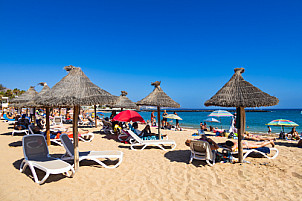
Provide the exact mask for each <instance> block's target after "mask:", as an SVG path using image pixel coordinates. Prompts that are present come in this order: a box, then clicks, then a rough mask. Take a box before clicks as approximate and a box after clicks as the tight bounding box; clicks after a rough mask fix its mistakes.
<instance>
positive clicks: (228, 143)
mask: <svg viewBox="0 0 302 201" xmlns="http://www.w3.org/2000/svg"><path fill="white" fill-rule="evenodd" d="M267 145H272V147H275V143H274V141H273V140H271V141H266V142H250V141H242V148H243V149H255V148H260V147H265V146H267ZM225 147H227V148H229V149H231V150H232V151H236V150H237V149H238V143H237V142H235V141H230V140H228V141H226V142H225Z"/></svg>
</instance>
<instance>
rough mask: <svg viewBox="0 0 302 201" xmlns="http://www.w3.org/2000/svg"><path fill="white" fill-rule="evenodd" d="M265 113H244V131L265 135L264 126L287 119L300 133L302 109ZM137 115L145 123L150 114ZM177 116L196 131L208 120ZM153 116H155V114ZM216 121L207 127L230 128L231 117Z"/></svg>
mask: <svg viewBox="0 0 302 201" xmlns="http://www.w3.org/2000/svg"><path fill="white" fill-rule="evenodd" d="M267 111H268V112H246V126H247V128H246V131H249V132H252V133H267V131H268V128H267V126H266V125H265V124H267V123H269V122H270V121H272V120H275V119H288V120H291V121H294V122H295V123H297V124H299V125H300V127H301V128H300V127H297V131H298V132H299V133H301V132H302V114H301V111H302V109H274V110H267ZM234 112H235V110H234ZM234 112H232V113H234ZM139 113H140V115H141V116H142V117H143V118H144V119H145V120H146V121H147V120H150V119H151V112H139ZM167 113H168V114H169V113H171V114H172V112H168V111H167ZM161 114H162V113H161ZM177 114H178V116H180V117H181V118H182V119H183V120H182V121H179V123H180V126H183V127H189V128H195V129H198V128H199V124H200V122H201V121H202V122H204V120H205V119H207V118H208V115H209V114H210V112H177ZM155 115H156V116H157V112H155ZM214 118H215V117H214ZM216 119H218V120H219V121H221V124H219V123H211V122H207V125H208V127H209V126H210V125H212V126H213V127H218V128H221V127H222V128H223V129H226V130H228V129H229V128H230V124H231V117H221V118H216ZM156 120H157V117H156ZM173 124H175V120H173ZM271 128H272V132H273V133H280V131H281V127H276V126H271ZM284 130H285V132H289V131H290V130H291V127H290V128H285V129H284Z"/></svg>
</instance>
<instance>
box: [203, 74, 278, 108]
mask: <svg viewBox="0 0 302 201" xmlns="http://www.w3.org/2000/svg"><path fill="white" fill-rule="evenodd" d="M242 73H244V68H235V73H234V75H233V76H232V77H231V79H230V80H229V81H228V82H227V83H226V84H225V85H224V86H223V87H222V88H221V89H220V90H219V91H218V92H217V93H216V94H215V95H214V96H213V97H212V98H211V99H210V100H207V101H206V102H205V106H221V107H261V106H273V105H277V104H278V102H279V100H278V98H276V97H274V96H270V95H269V94H267V93H265V92H263V91H261V90H260V89H259V88H257V87H255V86H253V85H252V84H251V83H249V82H247V81H245V80H244V79H243V77H242V75H241V74H242Z"/></svg>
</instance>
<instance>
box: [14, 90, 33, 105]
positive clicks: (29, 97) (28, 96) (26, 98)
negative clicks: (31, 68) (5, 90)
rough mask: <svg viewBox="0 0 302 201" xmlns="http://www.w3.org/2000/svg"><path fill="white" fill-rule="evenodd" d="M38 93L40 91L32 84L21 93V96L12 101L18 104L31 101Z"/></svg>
mask: <svg viewBox="0 0 302 201" xmlns="http://www.w3.org/2000/svg"><path fill="white" fill-rule="evenodd" d="M37 94H38V92H37V91H36V90H35V87H34V86H31V87H29V89H28V90H27V91H26V92H25V93H23V94H21V95H20V96H19V97H16V98H14V99H12V100H11V101H10V102H11V103H17V104H19V103H26V102H28V101H31V100H32V99H33V98H34V97H35V96H36V95H37Z"/></svg>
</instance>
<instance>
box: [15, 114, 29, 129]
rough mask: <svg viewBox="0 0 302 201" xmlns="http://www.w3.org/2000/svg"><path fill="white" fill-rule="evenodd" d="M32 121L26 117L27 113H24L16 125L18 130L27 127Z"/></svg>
mask: <svg viewBox="0 0 302 201" xmlns="http://www.w3.org/2000/svg"><path fill="white" fill-rule="evenodd" d="M29 124H30V122H29V120H28V119H27V118H26V114H22V117H21V118H20V119H19V120H18V122H17V126H16V128H15V129H16V130H23V129H27V128H28V126H29Z"/></svg>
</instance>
